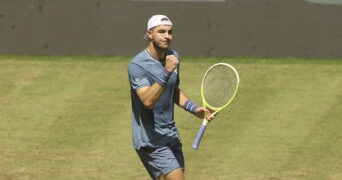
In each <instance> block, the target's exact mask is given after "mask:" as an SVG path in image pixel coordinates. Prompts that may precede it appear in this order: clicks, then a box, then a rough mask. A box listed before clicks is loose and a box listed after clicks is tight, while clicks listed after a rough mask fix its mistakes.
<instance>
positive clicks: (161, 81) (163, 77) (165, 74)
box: [156, 68, 171, 87]
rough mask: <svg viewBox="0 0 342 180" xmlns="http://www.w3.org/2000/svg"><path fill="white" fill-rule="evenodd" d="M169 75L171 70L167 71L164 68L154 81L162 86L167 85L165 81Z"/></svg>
mask: <svg viewBox="0 0 342 180" xmlns="http://www.w3.org/2000/svg"><path fill="white" fill-rule="evenodd" d="M170 76H171V72H170V71H168V70H167V69H166V68H164V69H163V71H162V72H161V73H160V74H159V76H158V77H157V79H156V82H157V83H158V84H159V85H160V86H162V87H164V86H166V85H167V81H168V80H169V78H170Z"/></svg>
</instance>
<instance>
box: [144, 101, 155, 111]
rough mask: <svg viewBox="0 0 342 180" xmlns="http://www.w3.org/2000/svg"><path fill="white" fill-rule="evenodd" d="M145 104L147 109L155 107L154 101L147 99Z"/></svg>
mask: <svg viewBox="0 0 342 180" xmlns="http://www.w3.org/2000/svg"><path fill="white" fill-rule="evenodd" d="M143 104H144V106H145V107H146V108H147V109H153V107H154V104H155V103H153V102H152V101H145V102H143Z"/></svg>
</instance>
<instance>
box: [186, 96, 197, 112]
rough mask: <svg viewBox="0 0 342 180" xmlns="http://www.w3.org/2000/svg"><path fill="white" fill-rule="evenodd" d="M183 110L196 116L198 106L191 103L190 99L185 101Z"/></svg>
mask: <svg viewBox="0 0 342 180" xmlns="http://www.w3.org/2000/svg"><path fill="white" fill-rule="evenodd" d="M183 108H184V109H185V110H186V111H188V112H191V113H192V114H194V115H195V114H196V109H197V108H198V106H197V105H196V104H195V103H194V102H192V101H191V100H190V99H188V100H187V101H185V103H184V105H183Z"/></svg>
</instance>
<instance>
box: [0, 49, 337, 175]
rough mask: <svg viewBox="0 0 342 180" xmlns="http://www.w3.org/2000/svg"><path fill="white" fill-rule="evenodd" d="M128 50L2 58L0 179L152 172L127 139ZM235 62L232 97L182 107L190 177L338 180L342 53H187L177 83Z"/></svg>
mask: <svg viewBox="0 0 342 180" xmlns="http://www.w3.org/2000/svg"><path fill="white" fill-rule="evenodd" d="M130 59H131V57H116V56H115V57H112V56H108V57H101V56H66V57H56V56H9V55H1V56H0V107H1V108H0V118H1V120H0V159H1V161H0V179H5V180H7V179H8V180H28V179H35V180H45V179H60V180H62V179H63V180H64V179H120V180H121V179H149V176H148V174H147V172H146V171H145V169H144V167H143V165H142V163H141V162H140V160H139V158H138V156H137V155H136V153H135V151H134V150H133V147H132V143H131V117H130V116H131V114H130V113H131V104H130V94H129V87H128V78H127V70H126V69H127V65H128V62H129V61H130ZM216 62H226V63H229V64H232V65H233V66H234V67H235V68H236V69H237V70H238V72H239V74H240V78H241V83H240V89H239V91H238V93H237V97H236V99H235V100H234V101H233V102H232V104H231V105H230V106H228V108H227V109H225V110H223V111H222V112H221V113H220V114H219V116H218V117H217V118H216V119H215V120H214V121H213V122H212V123H210V124H209V126H208V127H207V130H206V133H205V135H204V137H203V139H202V142H201V145H200V148H199V150H197V151H195V150H193V149H192V148H191V145H192V143H193V140H194V138H195V136H196V134H197V131H198V128H199V126H200V124H201V122H202V120H201V119H196V118H195V117H194V116H193V115H191V114H189V113H187V112H186V111H184V110H183V109H181V108H176V112H175V114H176V123H177V126H178V129H179V131H180V134H181V138H182V142H183V150H184V155H185V161H186V162H185V163H186V172H185V174H186V177H187V179H190V180H192V179H194V180H202V179H203V180H208V179H210V180H226V179H229V180H230V179H231V180H340V179H342V172H341V169H342V60H324V59H296V58H286V59H262V58H200V57H183V58H182V63H181V69H180V75H181V86H180V88H181V89H182V90H184V91H185V92H186V93H187V94H188V95H189V96H190V97H191V99H192V100H193V101H195V102H197V103H198V104H201V99H200V91H199V88H200V83H201V80H202V76H203V74H204V73H205V71H206V70H207V68H208V67H210V66H211V65H212V64H213V63H216Z"/></svg>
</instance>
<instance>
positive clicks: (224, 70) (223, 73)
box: [202, 65, 238, 108]
mask: <svg viewBox="0 0 342 180" xmlns="http://www.w3.org/2000/svg"><path fill="white" fill-rule="evenodd" d="M237 83H238V82H237V76H236V73H235V72H234V70H232V69H231V68H230V67H228V66H225V65H218V66H215V67H213V68H211V69H210V70H209V71H208V72H207V74H206V76H205V78H204V79H203V82H202V88H203V97H204V99H205V101H206V103H207V104H208V105H209V106H211V107H213V108H219V107H222V106H224V105H225V104H227V103H228V102H229V101H230V100H231V99H232V98H233V96H234V93H235V90H236V87H237Z"/></svg>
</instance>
